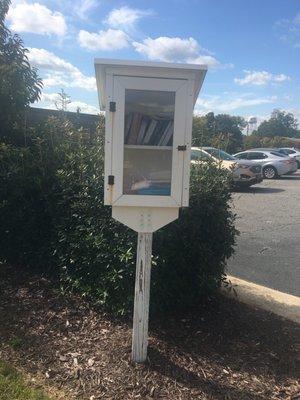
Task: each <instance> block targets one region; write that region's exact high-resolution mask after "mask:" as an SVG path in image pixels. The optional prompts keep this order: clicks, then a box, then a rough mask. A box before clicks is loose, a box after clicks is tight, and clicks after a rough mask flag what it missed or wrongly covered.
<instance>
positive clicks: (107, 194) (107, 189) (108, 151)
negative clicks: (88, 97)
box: [104, 74, 114, 205]
mask: <svg viewBox="0 0 300 400" xmlns="http://www.w3.org/2000/svg"><path fill="white" fill-rule="evenodd" d="M105 80H106V88H107V91H106V96H107V98H106V102H107V103H109V102H110V101H112V96H113V75H112V74H107V75H106V77H105ZM113 131H114V113H106V116H105V145H104V149H105V157H104V176H105V182H104V204H105V205H111V204H112V199H113V190H114V187H113V186H111V185H109V184H108V176H109V175H112V148H113Z"/></svg>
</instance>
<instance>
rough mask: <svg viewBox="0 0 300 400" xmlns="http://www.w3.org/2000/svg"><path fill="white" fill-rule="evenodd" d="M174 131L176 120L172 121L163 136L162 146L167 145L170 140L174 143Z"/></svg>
mask: <svg viewBox="0 0 300 400" xmlns="http://www.w3.org/2000/svg"><path fill="white" fill-rule="evenodd" d="M173 131H174V121H170V124H169V125H168V128H167V129H166V133H165V135H164V138H163V142H162V146H167V145H168V144H169V142H170V143H171V144H172V142H173Z"/></svg>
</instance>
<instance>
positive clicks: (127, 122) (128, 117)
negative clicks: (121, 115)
mask: <svg viewBox="0 0 300 400" xmlns="http://www.w3.org/2000/svg"><path fill="white" fill-rule="evenodd" d="M132 118H133V113H129V114H126V117H125V132H124V139H125V142H124V143H127V141H128V135H129V132H130V128H131V123H132Z"/></svg>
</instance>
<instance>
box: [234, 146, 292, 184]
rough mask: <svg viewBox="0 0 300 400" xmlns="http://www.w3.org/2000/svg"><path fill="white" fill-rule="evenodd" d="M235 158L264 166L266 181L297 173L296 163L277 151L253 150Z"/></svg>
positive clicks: (241, 153)
mask: <svg viewBox="0 0 300 400" xmlns="http://www.w3.org/2000/svg"><path fill="white" fill-rule="evenodd" d="M234 157H235V158H237V159H239V160H244V161H250V160H251V161H255V162H257V163H258V164H260V165H261V166H262V173H263V177H264V178H265V179H275V178H277V177H279V176H281V175H285V174H288V173H291V172H294V171H295V168H297V164H296V161H295V160H293V159H291V158H290V157H288V156H285V155H283V154H281V153H279V152H278V151H275V150H270V149H269V150H264V149H253V150H247V151H242V152H240V153H237V154H235V155H234Z"/></svg>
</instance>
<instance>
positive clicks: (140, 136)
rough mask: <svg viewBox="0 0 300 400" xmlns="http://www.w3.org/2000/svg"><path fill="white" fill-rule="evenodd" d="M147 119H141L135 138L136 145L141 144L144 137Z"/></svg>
mask: <svg viewBox="0 0 300 400" xmlns="http://www.w3.org/2000/svg"><path fill="white" fill-rule="evenodd" d="M148 123H149V119H148V118H147V117H143V118H142V123H141V126H140V129H139V134H138V137H137V144H143V141H144V136H145V133H146V130H147V127H148Z"/></svg>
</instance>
